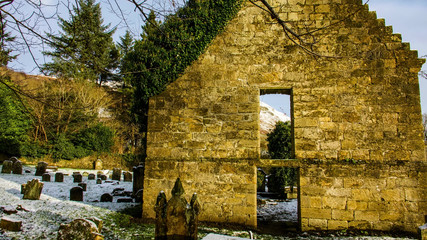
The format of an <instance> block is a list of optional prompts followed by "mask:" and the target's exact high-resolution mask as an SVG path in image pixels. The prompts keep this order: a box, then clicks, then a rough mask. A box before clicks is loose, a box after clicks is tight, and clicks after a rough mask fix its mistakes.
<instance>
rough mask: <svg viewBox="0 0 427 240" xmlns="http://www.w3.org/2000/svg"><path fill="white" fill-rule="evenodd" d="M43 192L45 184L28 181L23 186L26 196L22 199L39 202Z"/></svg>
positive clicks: (37, 181) (34, 180)
mask: <svg viewBox="0 0 427 240" xmlns="http://www.w3.org/2000/svg"><path fill="white" fill-rule="evenodd" d="M42 190H43V183H42V182H40V181H39V180H38V179H33V180H30V181H28V182H27V183H26V184H22V185H21V192H22V193H23V194H24V197H23V198H22V199H29V200H39V199H40V195H41V193H42Z"/></svg>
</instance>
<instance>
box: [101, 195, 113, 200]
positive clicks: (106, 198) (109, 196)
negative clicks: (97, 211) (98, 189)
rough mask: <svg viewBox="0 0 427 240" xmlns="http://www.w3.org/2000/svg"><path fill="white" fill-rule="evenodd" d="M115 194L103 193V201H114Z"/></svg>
mask: <svg viewBox="0 0 427 240" xmlns="http://www.w3.org/2000/svg"><path fill="white" fill-rule="evenodd" d="M112 201H113V196H112V195H111V194H109V193H104V194H102V195H101V202H112Z"/></svg>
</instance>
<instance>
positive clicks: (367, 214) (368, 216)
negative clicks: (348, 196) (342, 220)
mask: <svg viewBox="0 0 427 240" xmlns="http://www.w3.org/2000/svg"><path fill="white" fill-rule="evenodd" d="M354 219H355V220H356V221H369V222H376V221H378V220H379V219H380V216H379V212H377V211H359V210H356V211H354Z"/></svg>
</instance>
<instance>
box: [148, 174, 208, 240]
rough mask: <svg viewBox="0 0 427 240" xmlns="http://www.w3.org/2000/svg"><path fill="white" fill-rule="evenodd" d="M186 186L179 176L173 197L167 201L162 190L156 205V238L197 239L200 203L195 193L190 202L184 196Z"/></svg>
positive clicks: (173, 190)
mask: <svg viewBox="0 0 427 240" xmlns="http://www.w3.org/2000/svg"><path fill="white" fill-rule="evenodd" d="M184 193H185V191H184V188H183V187H182V183H181V180H180V179H179V178H178V179H177V180H176V182H175V186H174V187H173V189H172V197H171V199H169V201H167V202H166V195H165V193H164V192H163V191H161V192H160V193H159V195H158V197H157V201H156V206H155V207H154V210H155V211H156V231H155V236H156V239H192V240H193V239H194V240H196V239H197V225H198V215H199V213H200V204H199V202H198V200H197V194H196V193H194V194H193V197H192V198H191V201H190V204H188V203H187V200H186V199H185V198H184V196H183V195H184Z"/></svg>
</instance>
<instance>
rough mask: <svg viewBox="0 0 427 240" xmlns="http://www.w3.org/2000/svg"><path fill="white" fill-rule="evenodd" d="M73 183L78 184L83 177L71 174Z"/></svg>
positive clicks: (78, 174)
mask: <svg viewBox="0 0 427 240" xmlns="http://www.w3.org/2000/svg"><path fill="white" fill-rule="evenodd" d="M73 178H74V180H73V182H75V183H79V182H82V181H83V176H82V175H81V174H80V173H73Z"/></svg>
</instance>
